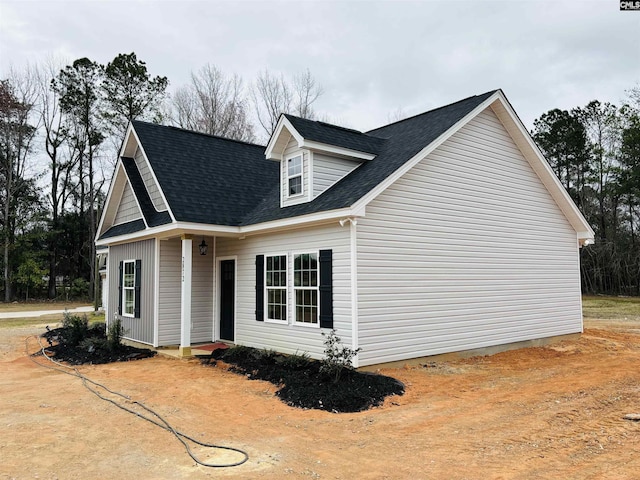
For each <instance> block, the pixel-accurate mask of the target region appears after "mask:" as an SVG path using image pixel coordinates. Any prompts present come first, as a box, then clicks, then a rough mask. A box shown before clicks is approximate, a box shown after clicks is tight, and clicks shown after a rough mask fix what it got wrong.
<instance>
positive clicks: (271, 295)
mask: <svg viewBox="0 0 640 480" xmlns="http://www.w3.org/2000/svg"><path fill="white" fill-rule="evenodd" d="M265 260H266V268H265V277H266V278H265V288H266V290H267V299H266V302H267V321H272V322H282V323H286V322H287V256H286V255H274V256H266V257H265Z"/></svg>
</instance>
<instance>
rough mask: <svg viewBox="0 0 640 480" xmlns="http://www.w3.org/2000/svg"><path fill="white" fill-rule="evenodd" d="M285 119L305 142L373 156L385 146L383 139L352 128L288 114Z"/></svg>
mask: <svg viewBox="0 0 640 480" xmlns="http://www.w3.org/2000/svg"><path fill="white" fill-rule="evenodd" d="M284 117H285V118H286V119H287V120H289V122H291V125H293V128H295V129H296V131H297V132H298V133H299V134H300V135H302V136H303V137H304V139H305V140H312V141H314V142H318V143H324V144H327V145H333V146H336V147H342V148H348V149H349V150H356V151H358V152H365V153H373V154H378V152H379V151H380V149H381V148H382V145H383V144H384V139H383V138H378V137H376V136H372V135H368V134H366V133H362V132H359V131H357V130H352V129H350V128H345V127H339V126H337V125H331V124H329V123H325V122H318V121H315V120H307V119H304V118H299V117H294V116H293V115H288V114H284Z"/></svg>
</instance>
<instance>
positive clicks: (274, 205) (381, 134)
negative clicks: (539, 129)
mask: <svg viewBox="0 0 640 480" xmlns="http://www.w3.org/2000/svg"><path fill="white" fill-rule="evenodd" d="M494 92H495V91H491V92H487V93H485V94H482V95H477V96H474V97H469V98H466V99H464V100H460V101H459V102H456V103H452V104H451V105H447V106H445V107H441V108H438V109H435V110H431V111H429V112H426V113H423V114H422V115H417V116H415V117H411V118H408V119H405V120H402V121H400V122H396V123H393V124H391V125H387V126H385V127H381V128H378V129H375V130H371V131H369V132H367V133H366V134H367V135H368V136H371V137H376V138H378V139H380V140H383V141H384V143H381V148H380V150H379V152H378V155H377V156H376V158H375V159H373V160H371V161H368V162H364V163H363V164H362V165H360V166H359V167H358V168H356V169H355V170H354V171H352V172H351V173H350V174H349V175H347V176H346V177H344V178H343V179H342V180H340V181H339V182H337V183H336V184H335V185H333V186H332V187H331V188H330V189H328V190H327V191H325V192H324V193H323V194H322V195H320V196H318V197H317V198H316V199H315V200H313V201H311V202H308V203H302V204H299V205H293V206H290V207H283V208H280V200H279V194H280V193H279V190H278V189H274V190H272V191H271V192H270V193H269V196H267V197H265V199H264V200H263V201H262V202H260V205H259V206H258V207H257V208H256V209H254V210H253V211H252V212H250V213H249V214H248V215H247V216H246V217H245V218H244V222H243V225H251V224H254V223H261V222H267V221H270V220H278V219H282V218H288V217H293V216H298V215H305V214H309V213H317V212H320V211H324V210H335V209H340V208H345V207H349V206H351V205H353V204H354V203H356V202H357V201H358V200H360V199H361V198H362V197H363V196H364V195H365V194H367V193H368V192H369V191H371V190H372V189H373V188H374V187H376V186H377V185H379V184H380V183H381V182H382V181H383V180H385V179H386V178H387V177H389V176H390V175H391V174H392V173H393V172H394V171H396V170H397V169H398V168H400V167H401V166H402V165H404V163H405V162H407V161H408V160H409V159H411V158H412V157H413V156H414V155H416V154H417V153H418V152H420V150H422V149H423V148H424V147H425V146H426V145H429V144H430V143H431V142H433V141H434V140H435V139H436V138H438V137H439V136H440V135H442V134H443V133H444V132H446V131H447V130H449V129H450V128H451V127H452V126H453V125H455V124H456V123H457V122H458V121H459V120H461V119H462V118H464V116H465V115H467V114H468V113H469V112H471V111H472V110H473V109H474V108H476V107H477V106H478V105H480V104H481V103H482V102H483V101H485V100H486V99H487V98H489V97H490V96H491V95H492V94H493V93H494Z"/></svg>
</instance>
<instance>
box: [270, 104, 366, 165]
mask: <svg viewBox="0 0 640 480" xmlns="http://www.w3.org/2000/svg"><path fill="white" fill-rule="evenodd" d="M285 128H286V129H287V130H288V132H289V133H290V134H291V135H292V136H293V138H295V139H296V142H298V147H299V148H307V149H313V150H317V151H319V152H326V153H330V154H333V155H338V156H344V157H348V158H357V159H359V160H373V159H374V158H376V155H374V154H372V153H368V152H361V151H360V150H352V149H350V148H344V147H338V146H336V145H330V144H328V143H320V142H315V141H313V140H306V139H305V138H304V137H303V136H302V135H300V133H299V132H298V131H297V130H296V129H295V127H294V126H293V124H292V123H291V122H290V121H289V120H287V118H286V117H285V116H284V115H280V118H279V119H278V123H277V125H276V128H275V130H274V131H273V134H272V135H271V137H270V138H269V143H267V148H266V149H265V152H264V156H265V157H266V158H267V160H282V153H277V152H274V148H275V147H276V143H278V138H279V137H280V134H281V133H282V130H283V129H285Z"/></svg>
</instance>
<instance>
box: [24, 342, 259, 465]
mask: <svg viewBox="0 0 640 480" xmlns="http://www.w3.org/2000/svg"><path fill="white" fill-rule="evenodd" d="M29 338H30V337H27V339H26V340H25V352H26V354H27V356H28V357H29V358H30V359H31V361H32V362H33V363H35V364H36V365H38V366H40V367H43V368H49V369H51V370H55V371H57V372H61V373H64V374H66V375H71V376H72V377H77V378H79V379H80V380H81V381H82V384H83V385H84V386H85V388H86V389H87V390H89V391H90V392H91V393H93V394H94V395H96V396H97V397H98V398H100V399H101V400H104V401H106V402H109V403H111V404H113V405H115V406H116V407H118V408H119V409H121V410H124V411H125V412H129V413H131V414H133V415H135V416H136V417H140V418H142V419H143V420H146V421H147V422H150V423H152V424H154V425H156V426H158V427H160V428H162V429H164V430H167V431H168V432H171V433H172V434H173V435H174V436H175V437H176V438H177V439H178V441H179V442H180V443H182V445H184V448H185V450H186V451H187V453H188V454H189V456H190V457H191V458H192V459H193V461H194V462H196V463H197V464H198V465H202V466H203V467H212V468H225V467H237V466H238V465H242V464H243V463H245V462H246V461H247V460H249V454H248V453H247V452H245V451H244V450H241V449H239V448H235V447H226V446H224V445H216V444H213V443H205V442H201V441H200V440H196V439H195V438H193V437H191V436H189V435H187V434H185V433H182V432H180V431H178V430H176V429H175V428H173V427H172V426H171V424H170V423H169V422H168V421H167V420H165V419H164V418H163V417H162V416H161V415H160V414H159V413H157V412H155V411H154V410H152V409H151V408H149V407H147V406H146V405H144V404H143V403H141V402H138V401H135V400H131V398H130V397H128V396H127V395H124V394H122V393H119V392H116V391H113V390H111V389H109V388H108V387H106V386H104V385H102V384H100V383H98V382H94V381H93V380H91V379H90V378H87V377H86V376H84V375H83V374H81V373H80V372H79V371H78V369H77V368H74V367H69V366H67V365H64V364H63V363H60V362H58V361H56V360H54V359H53V358H51V357H50V356H49V355H47V352H46V351H45V347H44V346H43V345H42V342H41V341H40V338H39V337H36V338H37V340H38V343H39V344H40V352H39V353H41V354H42V356H43V357H45V358H46V359H47V360H49V361H50V362H51V363H53V364H54V365H44V364H42V363H39V362H37V361H36V360H35V355H37V354H33V355H30V354H29ZM100 388H101V389H103V390H105V391H107V392H109V393H111V394H112V395H116V396H118V397H120V398H122V399H124V400H126V401H128V402H130V403H132V404H133V405H137V406H138V407H140V408H142V409H143V410H145V411H146V412H148V413H149V414H150V415H152V416H153V417H155V418H156V419H157V420H156V419H154V418H153V417H152V416H146V415H144V414H142V413H139V412H136V411H135V410H132V409H130V408H128V407H126V406H125V405H123V404H121V403H119V402H116V401H115V400H113V399H111V398H108V397H106V396H104V395H102V394H101V393H100V392H99V391H98V389H100ZM187 441H189V442H193V443H195V444H196V445H200V446H202V447H207V448H213V449H220V450H230V451H232V452H237V453H239V454H240V455H242V456H243V459H242V460H240V461H238V462H234V463H222V464H217V463H207V462H203V461H202V460H200V459H198V458H197V457H196V455H195V454H194V453H193V452H192V451H191V447H190V446H189V444H188V443H187Z"/></svg>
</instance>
